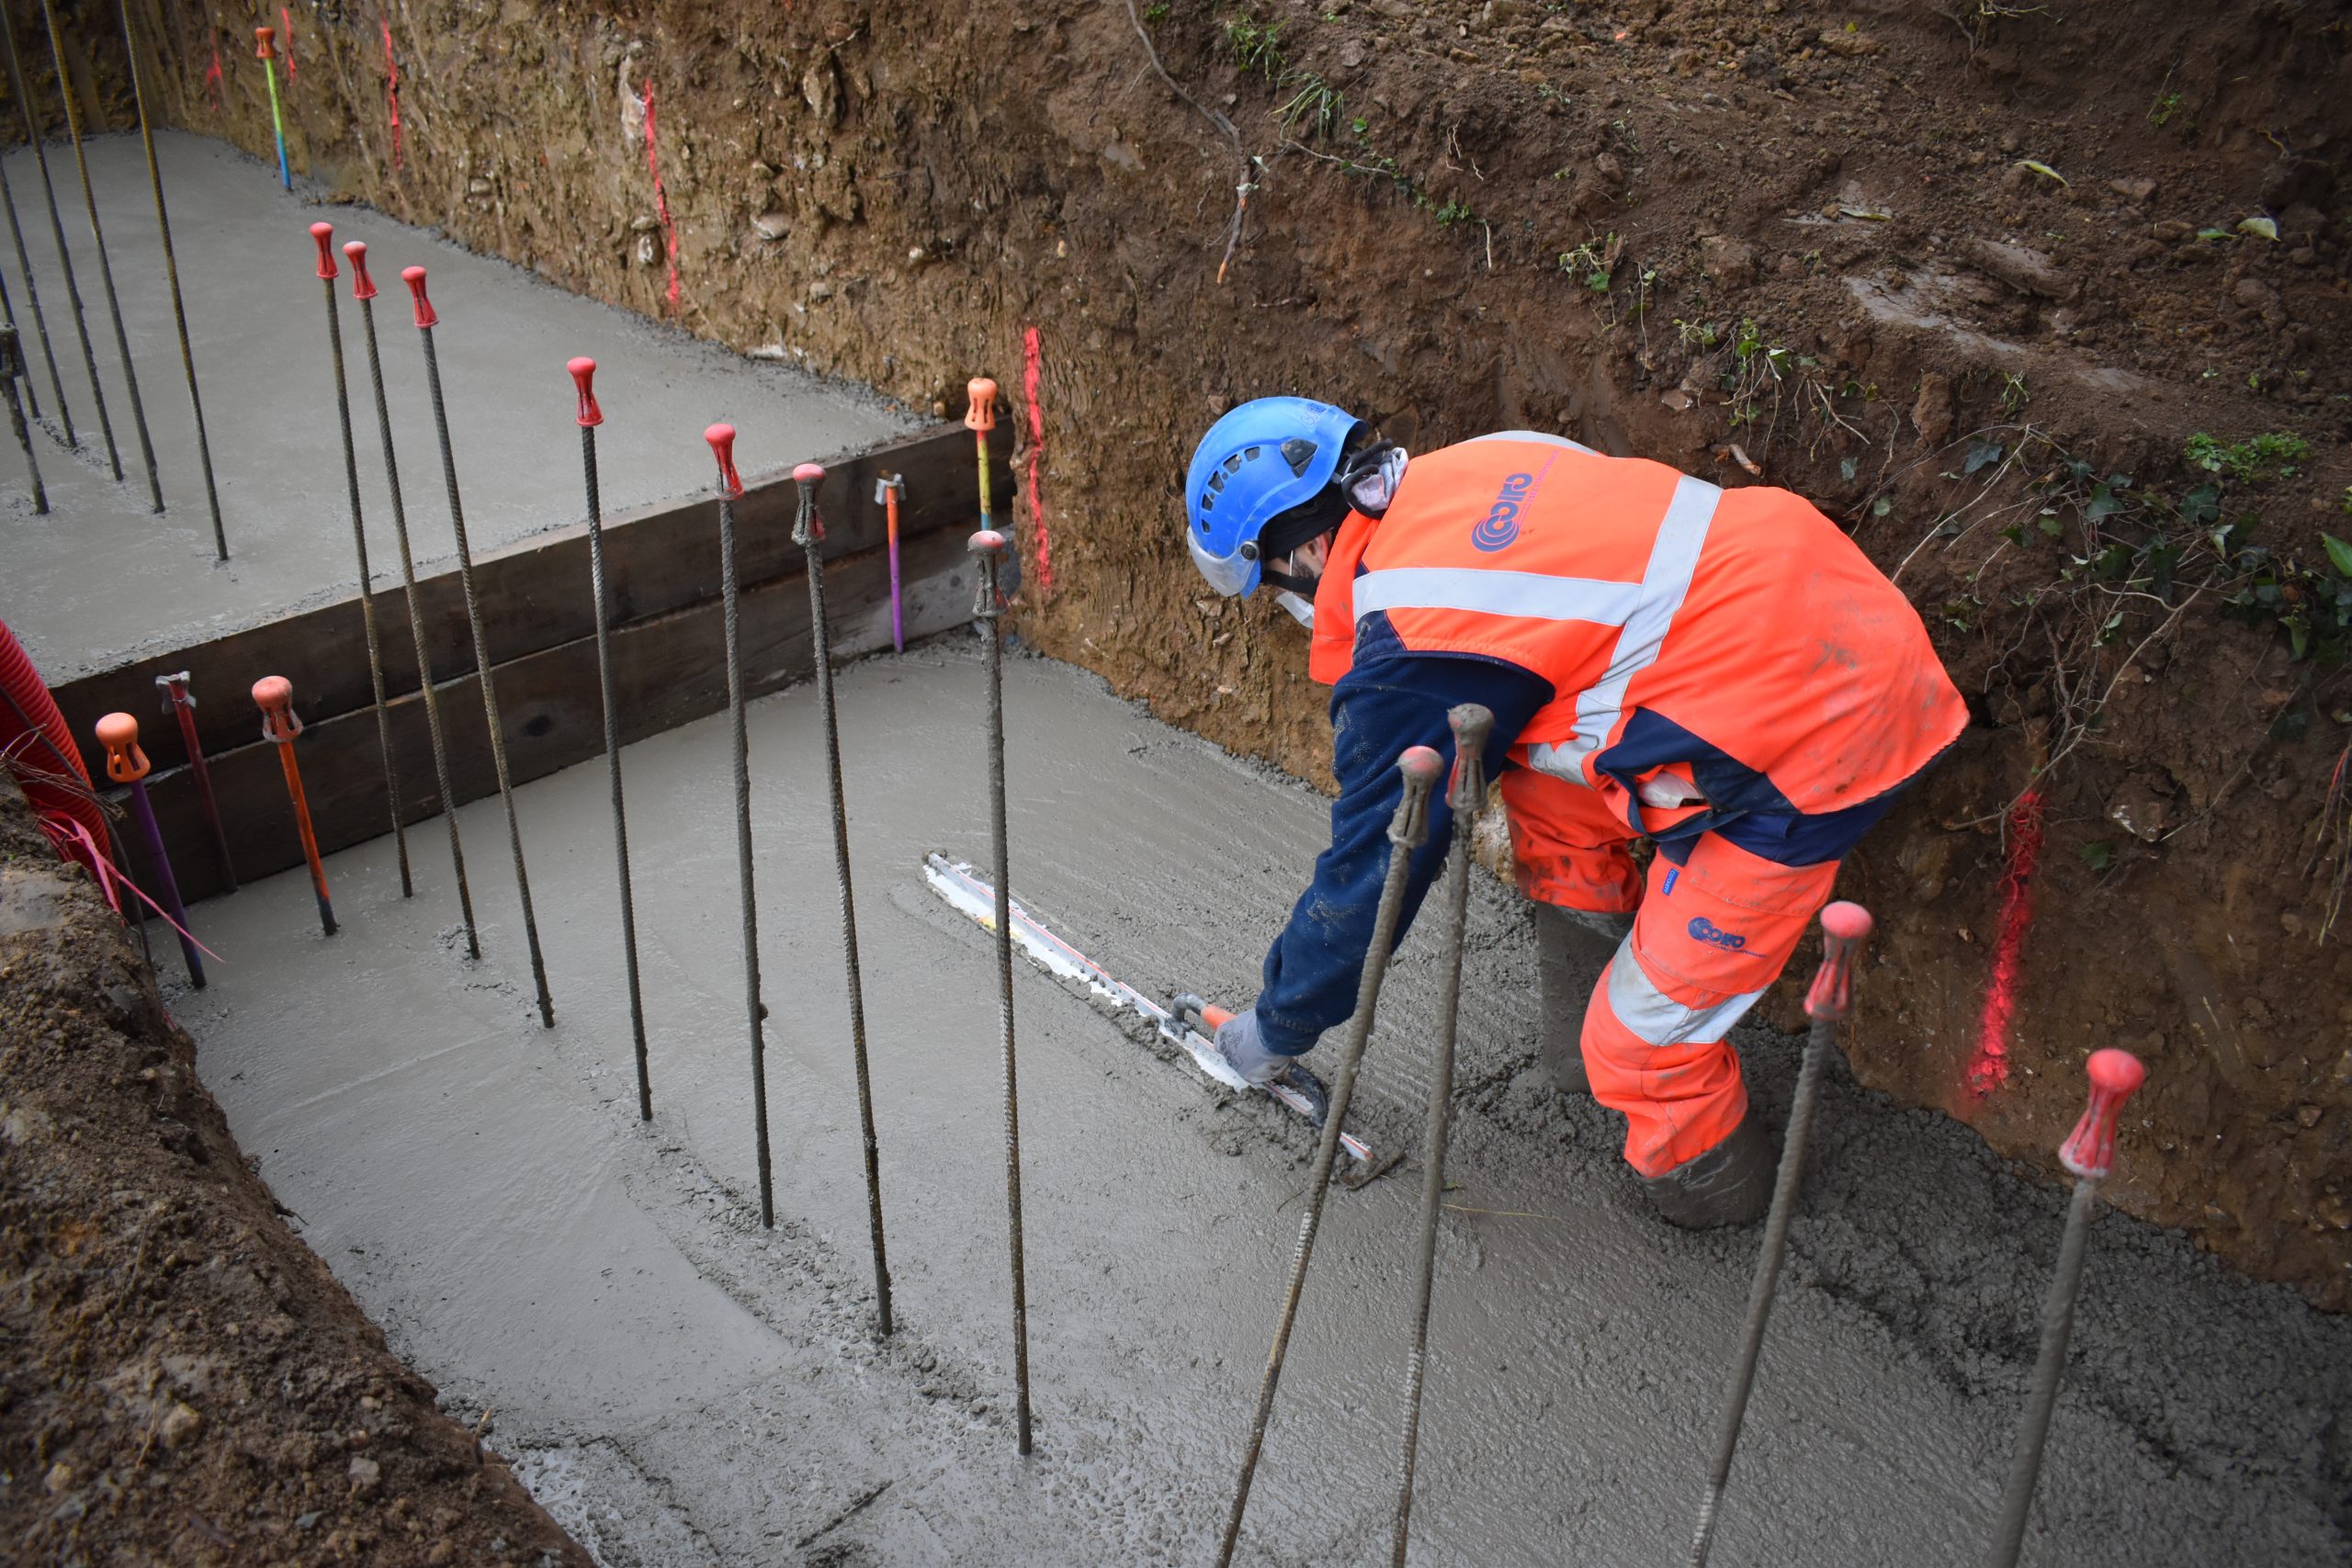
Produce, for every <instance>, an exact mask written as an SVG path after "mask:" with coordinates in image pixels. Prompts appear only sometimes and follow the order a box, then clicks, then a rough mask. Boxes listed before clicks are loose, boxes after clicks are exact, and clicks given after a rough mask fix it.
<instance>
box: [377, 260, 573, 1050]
mask: <svg viewBox="0 0 2352 1568" xmlns="http://www.w3.org/2000/svg"><path fill="white" fill-rule="evenodd" d="M401 279H402V280H403V281H404V282H406V283H407V284H408V286H409V292H410V293H411V294H413V296H415V299H416V335H417V336H418V338H420V339H421V340H422V341H423V342H424V384H425V388H426V389H427V391H428V392H429V393H430V394H431V397H432V401H433V429H434V432H435V434H437V435H439V436H440V438H441V478H442V479H443V481H444V483H445V484H446V485H447V489H448V492H449V531H450V532H451V534H453V535H454V536H456V538H457V542H458V589H459V591H460V592H463V594H464V595H465V600H466V624H467V625H468V626H470V627H471V628H472V630H473V637H474V675H475V678H476V679H477V680H479V681H480V682H481V714H482V721H483V724H484V727H485V728H488V730H489V731H490V765H491V770H492V772H493V773H496V774H497V776H498V798H499V799H500V801H502V802H503V804H504V805H505V807H506V842H507V844H508V846H509V847H510V848H511V849H512V850H513V851H514V852H515V896H516V897H517V898H518V899H519V900H520V901H521V903H522V906H523V940H524V942H525V943H526V945H528V947H529V948H530V952H531V982H532V984H533V985H534V986H536V987H537V989H538V1002H539V1025H540V1027H541V1028H543V1029H553V1028H554V1027H555V998H553V997H552V996H550V995H549V994H548V964H547V958H546V956H545V955H544V954H543V953H541V952H540V951H539V922H538V917H537V915H536V914H534V913H533V911H532V908H531V874H530V872H529V871H528V870H526V868H525V866H524V864H523V822H522V818H520V817H519V816H518V815H517V814H516V813H515V778H514V774H513V773H512V772H510V771H509V769H508V768H507V765H506V735H505V727H504V723H503V719H502V718H501V716H500V715H499V711H498V686H497V682H496V680H495V677H494V676H493V674H492V670H491V660H490V634H489V631H488V630H487V628H486V627H484V626H483V624H482V618H481V595H480V594H479V593H477V592H475V589H474V554H473V548H472V547H471V546H470V545H469V544H468V543H467V542H466V512H465V503H464V502H463V501H461V500H460V499H459V497H458V457H457V453H456V450H455V448H453V447H452V446H450V443H449V413H448V410H447V407H446V405H444V403H443V402H442V400H441V363H440V361H439V360H438V359H437V358H435V355H434V352H433V327H434V323H435V321H437V320H438V318H437V317H436V316H435V314H434V312H433V302H432V301H431V300H430V299H426V298H425V296H424V268H423V267H421V266H412V267H403V268H402V269H401Z"/></svg>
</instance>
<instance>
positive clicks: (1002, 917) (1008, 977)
mask: <svg viewBox="0 0 2352 1568" xmlns="http://www.w3.org/2000/svg"><path fill="white" fill-rule="evenodd" d="M986 439H987V437H986V435H985V434H982V436H981V440H982V441H984V442H985V440H986ZM981 450H982V456H983V457H985V456H986V452H987V449H986V447H985V446H983V447H982V449H981ZM983 471H984V472H985V470H983ZM981 515H982V517H983V519H985V518H986V515H987V513H985V511H984V512H983V513H982V514H981ZM971 550H972V554H973V556H974V558H975V565H977V566H978V587H977V589H976V590H975V596H974V602H973V605H972V614H973V615H975V616H976V617H978V620H979V622H980V633H981V640H982V641H983V642H984V643H986V644H987V645H988V671H989V711H988V717H989V741H988V745H989V750H988V762H989V842H990V844H991V845H992V846H993V847H994V850H995V865H996V973H997V1019H998V1023H999V1025H1000V1030H1001V1036H1002V1040H1003V1055H1004V1206H1005V1215H1006V1220H1007V1223H1008V1232H1009V1237H1010V1261H1011V1264H1012V1389H1013V1426H1014V1438H1015V1444H1016V1447H1017V1449H1018V1451H1019V1452H1021V1453H1023V1454H1024V1455H1025V1454H1027V1453H1028V1452H1029V1451H1030V1448H1031V1429H1030V1428H1031V1422H1030V1404H1029V1278H1028V1265H1027V1258H1026V1237H1025V1235H1023V1224H1022V1215H1021V1089H1020V1075H1019V1072H1018V1069H1017V1064H1016V1060H1015V1055H1014V1051H1013V1036H1012V846H1011V844H1010V842H1009V835H1008V833H1007V830H1006V809H1005V780H1004V632H1003V626H1002V625H1001V622H1002V619H1003V616H1004V604H1003V602H1002V600H1001V597H1000V595H999V593H998V592H997V570H998V567H999V565H1000V563H1001V560H1002V558H1003V556H1004V551H1005V538H1004V536H1003V535H1001V534H1000V533H997V532H995V531H994V530H992V529H989V528H983V529H981V530H980V531H979V532H978V533H977V534H975V535H973V536H972V542H971Z"/></svg>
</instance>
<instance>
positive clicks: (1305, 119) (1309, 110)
mask: <svg viewBox="0 0 2352 1568" xmlns="http://www.w3.org/2000/svg"><path fill="white" fill-rule="evenodd" d="M1280 85H1282V86H1284V87H1288V88H1291V89H1292V90H1293V91H1292V94H1291V98H1290V101H1289V102H1288V103H1286V104H1284V105H1283V107H1281V108H1279V109H1277V110H1275V111H1274V113H1275V116H1276V118H1279V119H1280V120H1281V122H1282V133H1283V135H1284V136H1304V137H1306V138H1309V139H1311V140H1313V141H1328V140H1329V138H1330V135H1331V131H1332V128H1333V127H1335V126H1337V125H1338V124H1339V123H1340V115H1341V114H1343V113H1345V112H1346V110H1347V99H1345V98H1344V97H1342V96H1340V91H1339V89H1338V88H1336V87H1334V86H1332V85H1330V84H1329V82H1326V81H1325V80H1323V78H1322V77H1320V76H1317V74H1316V73H1314V72H1312V71H1292V72H1288V73H1284V74H1283V79H1282V82H1281V84H1280ZM1355 126H1356V134H1357V135H1358V136H1362V135H1363V121H1362V120H1360V119H1359V120H1357V121H1356V122H1355Z"/></svg>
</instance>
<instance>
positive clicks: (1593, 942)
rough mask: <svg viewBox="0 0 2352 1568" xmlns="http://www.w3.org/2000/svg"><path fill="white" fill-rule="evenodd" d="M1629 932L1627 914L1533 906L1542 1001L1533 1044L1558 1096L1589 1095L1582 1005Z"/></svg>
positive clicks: (1630, 918) (1631, 920)
mask: <svg viewBox="0 0 2352 1568" xmlns="http://www.w3.org/2000/svg"><path fill="white" fill-rule="evenodd" d="M1633 929H1634V917H1633V916H1631V915H1594V914H1588V913H1586V912H1585V911H1583V910H1581V909H1564V908H1560V907H1559V906H1557V905H1555V904H1538V905H1536V906H1535V974H1536V978H1537V982H1538V985H1537V990H1538V992H1539V995H1540V999H1541V1007H1542V1011H1541V1017H1540V1020H1539V1022H1538V1025H1537V1027H1538V1030H1539V1033H1538V1035H1537V1043H1538V1049H1539V1052H1540V1054H1541V1055H1542V1057H1543V1062H1544V1071H1545V1072H1547V1073H1549V1074H1550V1075H1551V1077H1552V1083H1553V1086H1554V1087H1555V1088H1556V1089H1558V1090H1559V1091H1560V1092H1561V1093H1562V1094H1590V1093H1591V1092H1592V1080H1591V1078H1590V1077H1589V1076H1588V1075H1587V1074H1586V1072H1585V1070H1584V1047H1583V1044H1582V1043H1581V1037H1582V1035H1583V1033H1584V1010H1585V1005H1586V1004H1587V1003H1588V1002H1589V1001H1590V1000H1591V999H1592V987H1593V986H1594V984H1595V982H1597V981H1598V980H1599V979H1600V971H1601V969H1602V967H1603V966H1604V965H1606V964H1608V962H1609V960H1610V957H1611V954H1613V953H1616V951H1617V945H1618V943H1620V942H1623V941H1624V940H1625V933H1626V932H1627V931H1631V930H1633Z"/></svg>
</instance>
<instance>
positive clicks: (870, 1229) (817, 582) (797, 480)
mask: <svg viewBox="0 0 2352 1568" xmlns="http://www.w3.org/2000/svg"><path fill="white" fill-rule="evenodd" d="M824 479H825V470H824V469H823V468H820V467H819V466H818V465H817V464H815V463H803V464H801V465H800V466H799V467H798V468H794V469H793V470H792V482H793V483H794V484H795V485H796V486H797V487H798V489H799V491H800V507H799V511H798V513H797V515H796V516H795V518H794V520H793V525H792V541H793V543H795V544H797V545H798V546H799V547H800V548H801V550H802V551H803V553H804V555H805V556H806V558H807V562H808V570H809V637H810V641H811V646H812V651H813V652H814V654H815V657H816V664H817V711H818V713H819V714H820V716H821V717H822V718H823V720H824V726H825V787H826V790H827V798H828V799H829V800H830V801H831V804H832V808H833V868H834V871H835V873H836V874H837V876H838V879H839V881H840V884H841V897H842V954H843V960H844V962H845V964H846V965H847V969H848V976H849V1048H850V1056H851V1059H852V1062H853V1064H854V1066H855V1068H856V1073H857V1123H858V1131H859V1133H860V1134H861V1135H862V1136H863V1138H864V1140H865V1228H866V1234H867V1236H868V1238H869V1240H870V1241H871V1243H872V1245H873V1248H874V1297H875V1302H876V1307H877V1314H876V1321H877V1323H878V1325H879V1326H880V1330H881V1332H882V1334H883V1335H885V1336H886V1337H887V1336H888V1334H889V1332H890V1330H891V1326H892V1325H891V1319H890V1258H889V1254H888V1250H887V1249H886V1248H885V1247H883V1245H882V1156H881V1148H880V1145H878V1144H877V1143H876V1139H875V1136H874V1084H873V1080H872V1078H871V1077H870V1076H869V1075H868V1073H867V1071H866V1056H865V982H864V980H863V979H862V977H861V976H859V974H858V967H857V910H856V908H855V907H854V904H853V902H852V900H851V897H850V875H849V807H848V806H847V804H846V802H845V801H844V800H843V798H842V735H841V726H840V724H839V722H838V721H837V720H836V718H835V709H834V705H833V656H832V638H831V632H830V629H829V628H828V627H827V626H826V625H825V559H824V543H825V524H824V520H823V519H822V518H820V516H818V515H817V487H818V486H819V485H820V484H822V483H823V482H824ZM1026 1415H1027V1413H1026V1410H1025V1409H1024V1410H1023V1421H1024V1424H1025V1421H1026Z"/></svg>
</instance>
